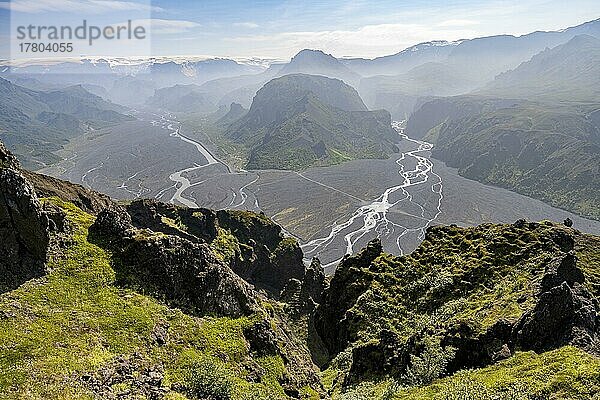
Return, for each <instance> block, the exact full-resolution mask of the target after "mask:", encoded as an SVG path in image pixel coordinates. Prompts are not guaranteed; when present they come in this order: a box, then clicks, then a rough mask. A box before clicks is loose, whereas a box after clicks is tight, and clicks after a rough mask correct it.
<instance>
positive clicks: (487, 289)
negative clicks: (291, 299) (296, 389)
mask: <svg viewBox="0 0 600 400" xmlns="http://www.w3.org/2000/svg"><path fill="white" fill-rule="evenodd" d="M588 240H591V239H590V238H589V237H586V236H585V235H581V234H578V233H577V232H576V231H573V230H571V229H567V228H566V227H563V226H558V225H553V224H551V223H542V224H537V223H527V222H525V221H517V223H515V224H514V225H512V226H495V225H484V226H481V227H477V228H466V229H462V228H457V227H435V228H430V229H429V230H428V232H427V238H426V239H425V241H424V243H423V244H422V245H421V246H420V247H419V248H418V249H417V250H416V251H415V252H414V253H413V254H411V255H409V256H404V257H390V256H388V255H386V254H383V253H382V250H381V245H380V243H379V242H378V241H374V242H371V243H370V244H369V246H368V247H367V248H366V249H364V250H363V251H362V252H360V253H358V254H357V255H354V256H351V257H346V258H345V259H344V260H343V261H342V262H341V263H340V265H339V267H338V269H337V270H336V273H335V275H334V276H333V278H332V280H331V284H330V286H329V288H328V289H327V290H326V291H325V293H324V295H323V301H322V303H321V305H319V306H318V308H317V311H316V315H315V327H316V330H317V333H318V334H319V335H320V337H321V338H322V340H323V343H324V344H325V346H326V348H327V350H328V352H329V355H330V356H329V360H330V361H329V364H326V366H331V365H337V364H338V361H337V358H336V357H338V356H341V354H344V353H347V352H349V354H351V359H352V362H351V364H350V365H349V366H346V368H347V370H346V372H345V373H344V374H343V375H342V378H343V381H344V382H345V385H351V384H355V383H359V382H361V381H362V380H364V379H374V378H375V377H380V378H381V377H385V376H390V375H391V376H396V377H397V379H399V380H401V381H402V380H405V381H407V382H408V381H410V379H414V377H413V378H411V376H412V375H411V374H414V370H415V369H416V368H417V367H416V366H418V365H421V364H419V363H420V362H421V360H423V359H427V360H430V361H431V358H433V359H434V361H431V362H432V363H438V364H439V365H441V370H440V371H439V374H442V373H452V372H455V371H459V370H463V369H467V368H475V367H484V366H486V365H490V364H492V363H494V362H497V361H499V360H502V359H505V358H508V357H510V356H511V355H512V354H514V353H515V352H516V351H528V350H534V351H537V352H543V351H549V350H553V349H558V348H561V347H563V346H567V345H573V346H577V347H579V348H581V349H583V350H585V351H587V352H590V353H592V354H598V345H599V344H600V341H599V336H598V333H599V331H600V329H599V328H600V326H599V325H598V322H597V320H598V315H599V312H600V307H599V305H598V302H597V300H596V294H594V290H595V289H593V288H595V287H596V285H597V283H598V280H597V276H596V274H595V270H594V268H595V267H594V265H589V264H586V263H583V262H581V261H579V257H583V258H585V259H588V260H589V256H590V253H586V252H582V251H581V250H580V248H581V246H582V243H586V241H588ZM594 243H595V242H594ZM591 255H592V257H596V258H597V256H598V254H597V253H596V252H594V251H592V253H591ZM501 293H505V294H501ZM508 293H510V294H508ZM490 296H491V297H490ZM436 357H437V358H436ZM438 376H439V375H438ZM434 378H435V377H434ZM413 382H414V381H413Z"/></svg>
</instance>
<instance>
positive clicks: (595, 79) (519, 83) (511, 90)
mask: <svg viewBox="0 0 600 400" xmlns="http://www.w3.org/2000/svg"><path fill="white" fill-rule="evenodd" d="M481 93H483V94H486V95H493V96H498V97H507V96H508V97H519V98H528V99H533V98H538V99H539V98H542V99H546V100H552V99H555V100H557V99H558V100H560V99H563V100H569V101H577V100H578V101H590V100H591V101H594V100H598V99H600V39H598V38H595V37H593V36H589V35H578V36H575V37H574V38H573V39H571V40H570V41H568V42H567V43H565V44H563V45H560V46H557V47H554V48H552V49H546V50H544V51H542V52H541V53H539V54H537V55H535V56H533V57H532V58H531V60H529V61H527V62H524V63H522V64H521V65H519V66H518V67H517V68H515V69H514V70H510V71H507V72H504V73H502V74H500V75H498V76H497V77H496V79H495V80H494V81H493V82H491V83H490V84H489V85H487V86H486V87H485V88H484V89H482V90H481Z"/></svg>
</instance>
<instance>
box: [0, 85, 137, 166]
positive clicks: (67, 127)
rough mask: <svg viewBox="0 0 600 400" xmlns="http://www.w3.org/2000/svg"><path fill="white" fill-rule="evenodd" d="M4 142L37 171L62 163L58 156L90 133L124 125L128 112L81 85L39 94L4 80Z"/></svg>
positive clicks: (0, 119) (0, 101)
mask: <svg viewBox="0 0 600 400" xmlns="http://www.w3.org/2000/svg"><path fill="white" fill-rule="evenodd" d="M0 108H1V109H2V112H0V139H1V140H2V141H4V142H5V143H7V145H9V146H10V147H11V148H13V149H15V151H16V152H17V153H18V154H19V156H20V157H21V158H22V160H23V163H24V165H26V166H29V167H37V168H39V167H40V165H42V166H43V165H46V164H49V163H52V162H55V161H57V160H58V157H57V156H56V154H54V152H55V151H56V150H59V149H60V148H61V147H62V145H64V144H66V143H67V142H68V140H69V139H72V138H74V137H76V136H78V135H81V134H82V133H84V132H85V131H86V130H90V129H98V128H101V127H103V126H107V125H110V124H115V123H119V122H124V121H127V120H130V119H131V117H129V116H126V115H124V114H123V112H124V111H125V108H123V107H122V106H119V105H116V104H113V103H109V102H107V101H105V100H103V99H101V98H100V97H98V96H96V95H93V94H91V93H90V92H88V91H86V90H85V89H84V88H83V87H82V86H81V85H77V86H70V87H66V88H64V89H57V90H48V91H35V90H31V89H26V88H24V87H21V86H18V85H14V84H13V83H11V82H9V81H7V80H5V79H2V78H0Z"/></svg>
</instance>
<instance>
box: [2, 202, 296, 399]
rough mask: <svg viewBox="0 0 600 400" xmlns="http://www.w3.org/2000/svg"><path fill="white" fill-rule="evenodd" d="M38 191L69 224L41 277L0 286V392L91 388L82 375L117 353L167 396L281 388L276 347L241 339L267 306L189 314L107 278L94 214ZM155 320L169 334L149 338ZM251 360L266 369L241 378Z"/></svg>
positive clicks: (258, 393)
mask: <svg viewBox="0 0 600 400" xmlns="http://www.w3.org/2000/svg"><path fill="white" fill-rule="evenodd" d="M45 201H48V202H51V203H53V204H55V205H58V206H59V207H61V208H62V209H63V210H64V211H66V212H67V218H68V220H69V221H70V223H71V226H72V227H73V232H72V235H71V237H70V238H68V241H67V243H66V245H65V248H64V249H60V251H57V252H55V254H53V255H52V256H51V257H50V261H49V264H48V266H49V268H50V270H51V272H50V273H49V274H48V275H47V276H46V277H44V278H42V279H39V280H35V281H30V282H28V283H26V284H25V285H23V286H21V287H20V288H19V289H17V290H14V291H12V292H9V293H6V294H4V295H1V296H0V398H7V399H9V398H15V399H17V398H26V399H74V398H94V392H93V385H91V384H89V382H90V381H91V382H93V381H95V380H97V377H100V376H102V372H103V371H106V370H110V368H111V365H112V364H114V362H115V360H117V359H125V360H128V361H127V362H128V363H130V364H132V365H133V366H134V367H135V368H138V369H141V370H143V369H149V370H156V371H159V372H160V374H161V375H162V378H163V379H162V387H163V388H164V394H165V395H167V398H171V399H185V398H190V399H193V398H203V397H202V396H208V395H213V396H216V397H215V398H236V399H238V398H287V396H286V395H285V394H284V391H283V389H282V387H281V386H280V384H279V382H278V379H280V378H281V377H282V376H284V375H285V374H286V371H285V367H284V363H283V360H282V359H281V357H280V356H264V357H258V356H256V357H252V355H251V354H250V352H249V349H248V345H247V343H246V341H245V340H244V336H243V329H244V327H248V326H251V325H252V324H253V323H256V321H260V320H261V319H263V318H265V316H263V315H255V316H252V317H248V318H239V319H230V318H194V317H190V316H188V315H185V314H183V313H182V312H180V311H178V310H173V309H169V308H167V307H165V306H163V305H161V304H160V303H159V302H158V301H156V300H154V299H152V298H150V297H147V296H144V295H141V294H139V293H136V292H133V291H130V290H124V289H121V288H118V287H116V286H114V285H113V282H114V279H115V273H114V270H113V268H112V267H111V265H110V259H111V257H110V254H108V253H107V251H105V250H103V249H102V248H100V247H98V246H96V245H94V244H91V243H90V242H88V239H87V235H88V232H87V231H88V228H89V226H90V225H91V224H92V223H93V221H94V217H93V216H91V215H89V214H86V213H84V212H82V211H81V210H79V209H78V208H76V207H74V206H73V205H71V204H69V203H64V202H62V201H60V200H57V199H47V200H45ZM161 326H167V327H168V334H167V335H168V339H166V340H165V339H163V340H164V343H160V341H158V343H157V340H156V337H155V336H156V331H157V328H158V327H161ZM251 365H252V366H253V367H257V366H258V368H260V369H262V371H263V372H264V374H263V375H262V377H259V378H258V379H255V380H254V382H250V380H251V379H250V380H249V379H246V378H247V376H246V375H247V374H248V372H247V371H248V370H249V369H250V368H248V367H249V366H251ZM136 384H137V383H136V382H135V379H132V380H125V381H123V382H117V383H115V384H114V385H113V388H112V390H111V391H110V392H109V393H108V394H107V393H100V394H99V393H96V395H99V396H100V397H101V398H102V397H104V396H109V395H117V394H118V393H128V392H132V393H135V390H136V388H135V385H136ZM90 386H92V387H90ZM186 396H188V397H186ZM130 398H131V397H130ZM141 398H143V397H141Z"/></svg>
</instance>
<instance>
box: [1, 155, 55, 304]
mask: <svg viewBox="0 0 600 400" xmlns="http://www.w3.org/2000/svg"><path fill="white" fill-rule="evenodd" d="M7 154H9V153H3V151H2V148H0V157H1V160H2V163H3V164H2V165H4V166H14V162H13V160H12V159H11V157H10V156H7ZM49 226H50V222H49V220H48V217H47V216H46V214H45V213H44V211H43V209H42V205H41V204H40V202H39V201H38V199H37V196H36V194H35V191H34V189H33V187H32V186H31V184H29V182H27V180H26V179H25V178H24V177H23V175H22V174H21V173H20V172H19V171H17V170H15V169H12V168H1V169H0V293H3V292H6V291H9V290H13V289H15V288H17V287H18V286H19V285H21V284H23V283H24V282H26V281H28V280H30V279H32V278H36V277H39V276H42V275H43V274H44V273H45V262H46V256H47V252H48V246H49V242H50V232H49Z"/></svg>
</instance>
